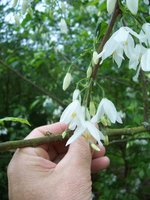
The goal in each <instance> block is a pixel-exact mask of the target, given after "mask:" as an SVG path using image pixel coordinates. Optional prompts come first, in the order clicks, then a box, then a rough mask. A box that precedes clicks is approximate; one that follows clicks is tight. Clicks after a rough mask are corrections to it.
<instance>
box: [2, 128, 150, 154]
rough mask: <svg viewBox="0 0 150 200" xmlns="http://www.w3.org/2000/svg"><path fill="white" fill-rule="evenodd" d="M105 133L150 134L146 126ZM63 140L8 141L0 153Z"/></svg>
mask: <svg viewBox="0 0 150 200" xmlns="http://www.w3.org/2000/svg"><path fill="white" fill-rule="evenodd" d="M103 132H104V133H105V134H106V135H108V136H109V137H110V138H111V137H113V136H121V135H130V136H132V135H134V134H136V133H142V132H148V129H147V128H145V127H144V126H139V127H133V128H120V129H109V128H106V129H104V130H103ZM62 140H63V138H62V135H46V136H45V137H39V138H34V139H26V140H16V141H8V142H3V143H0V152H4V151H9V150H13V149H17V148H23V147H36V146H39V145H42V144H46V143H50V142H55V141H62ZM110 144H111V142H110Z"/></svg>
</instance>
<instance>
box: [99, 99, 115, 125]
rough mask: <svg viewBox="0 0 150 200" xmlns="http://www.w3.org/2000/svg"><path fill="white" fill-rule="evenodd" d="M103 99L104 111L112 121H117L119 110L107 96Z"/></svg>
mask: <svg viewBox="0 0 150 200" xmlns="http://www.w3.org/2000/svg"><path fill="white" fill-rule="evenodd" d="M102 101H103V108H104V112H105V114H106V116H107V117H108V119H109V120H110V121H111V122H112V123H115V122H116V119H117V110H116V108H115V106H114V104H113V103H112V102H111V101H110V100H108V99H106V98H104V99H103V100H102Z"/></svg>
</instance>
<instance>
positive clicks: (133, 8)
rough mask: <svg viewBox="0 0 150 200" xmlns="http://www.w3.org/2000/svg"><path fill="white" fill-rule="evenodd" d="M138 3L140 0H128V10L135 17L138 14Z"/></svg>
mask: <svg viewBox="0 0 150 200" xmlns="http://www.w3.org/2000/svg"><path fill="white" fill-rule="evenodd" d="M138 3H139V0H126V5H127V8H128V9H129V10H130V12H131V13H132V14H133V15H136V14H137V12H138Z"/></svg>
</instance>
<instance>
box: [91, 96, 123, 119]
mask: <svg viewBox="0 0 150 200" xmlns="http://www.w3.org/2000/svg"><path fill="white" fill-rule="evenodd" d="M104 115H105V116H106V117H107V118H108V119H109V120H110V121H111V123H115V122H116V121H117V122H119V123H122V120H121V117H120V116H119V115H118V112H117V110H116V108H115V105H114V104H113V103H112V102H111V101H110V100H108V99H106V98H103V99H102V100H101V102H100V104H99V106H98V109H97V113H96V115H95V116H94V117H93V118H92V119H91V121H92V122H93V123H96V122H98V121H100V119H101V118H102V117H103V116H104Z"/></svg>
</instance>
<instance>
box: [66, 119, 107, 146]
mask: <svg viewBox="0 0 150 200" xmlns="http://www.w3.org/2000/svg"><path fill="white" fill-rule="evenodd" d="M81 135H83V136H85V139H86V140H89V141H90V140H91V137H90V136H92V137H93V138H94V139H95V140H96V141H97V142H98V144H99V145H100V146H103V144H102V143H101V140H104V138H105V137H104V135H103V134H102V132H101V131H100V130H99V129H97V128H96V127H95V125H94V124H93V123H91V122H90V121H84V123H83V124H82V126H81V127H77V128H76V130H75V131H74V134H73V135H72V136H71V137H70V138H69V140H68V141H67V144H66V145H69V144H71V143H72V142H74V141H75V140H76V139H77V138H79V137H80V136H81Z"/></svg>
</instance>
